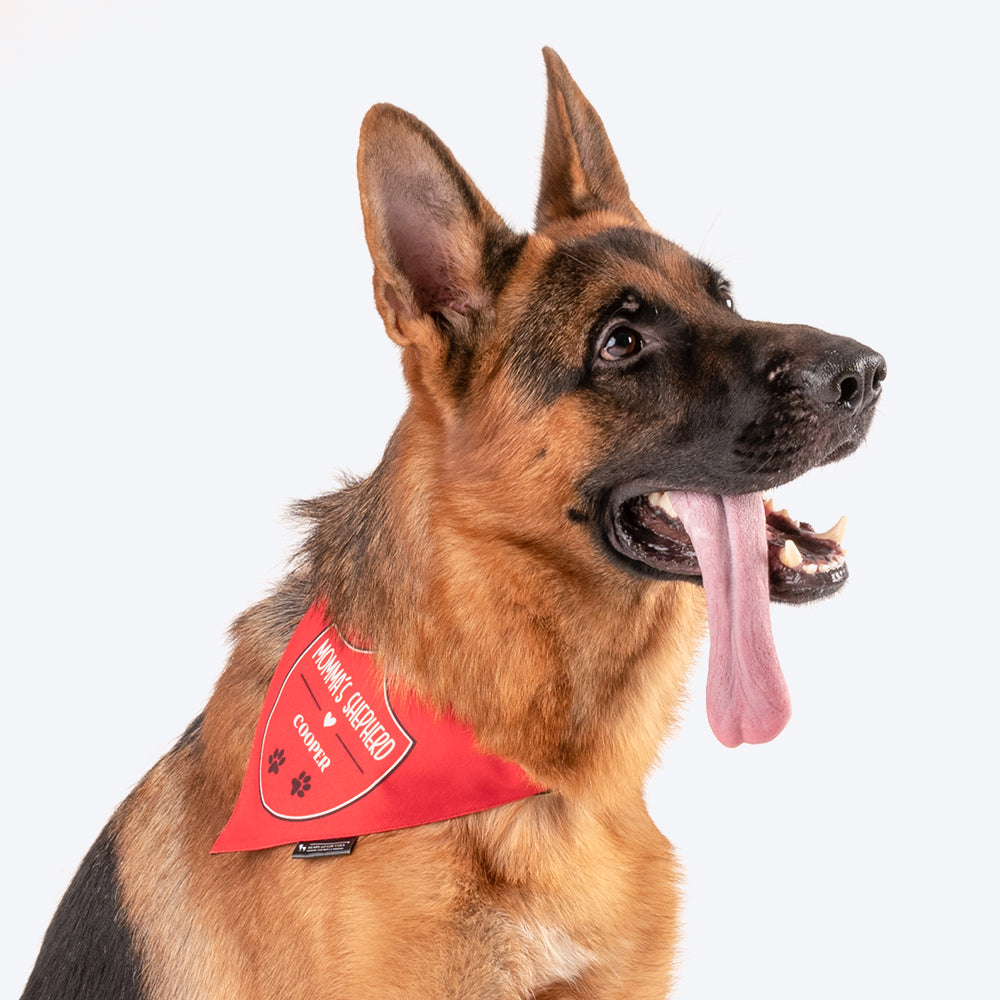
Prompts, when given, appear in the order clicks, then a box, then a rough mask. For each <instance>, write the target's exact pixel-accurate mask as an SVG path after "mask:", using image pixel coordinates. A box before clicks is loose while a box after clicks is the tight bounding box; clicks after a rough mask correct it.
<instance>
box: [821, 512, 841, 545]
mask: <svg viewBox="0 0 1000 1000" xmlns="http://www.w3.org/2000/svg"><path fill="white" fill-rule="evenodd" d="M846 534H847V517H846V515H845V516H844V517H842V518H841V519H840V520H839V521H838V522H837V523H836V524H835V525H834V526H833V527H832V528H831V529H830V530H829V531H818V532H817V533H816V537H817V538H825V539H826V540H827V541H829V542H836V543H837V544H838V545H839V544H840V543H841V542H842V541H843V540H844V535H846Z"/></svg>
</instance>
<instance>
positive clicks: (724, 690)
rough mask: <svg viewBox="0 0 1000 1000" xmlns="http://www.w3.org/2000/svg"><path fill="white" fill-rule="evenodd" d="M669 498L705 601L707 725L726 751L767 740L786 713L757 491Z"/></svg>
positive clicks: (782, 723) (788, 708) (788, 709)
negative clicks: (697, 571) (697, 567)
mask: <svg viewBox="0 0 1000 1000" xmlns="http://www.w3.org/2000/svg"><path fill="white" fill-rule="evenodd" d="M669 495H670V499H671V501H672V502H673V505H674V507H675V509H676V510H677V513H678V514H679V515H680V518H681V520H682V521H683V522H684V528H685V530H686V531H687V533H688V535H689V536H690V537H691V541H692V542H693V543H694V549H695V553H696V555H697V556H698V563H699V565H700V566H701V575H702V581H703V583H704V585H705V595H706V597H707V598H708V629H709V641H710V646H709V654H708V722H709V725H710V726H711V727H712V732H714V733H715V735H716V736H717V737H718V738H719V740H720V742H722V743H723V744H725V746H727V747H736V746H739V745H740V744H741V743H766V742H767V741H768V740H773V739H774V737H775V736H777V735H778V733H780V732H781V730H782V729H784V728H785V725H786V723H787V722H788V719H789V716H790V715H791V703H790V701H789V697H788V688H787V686H786V685H785V679H784V677H783V676H782V674H781V667H780V666H779V664H778V654H777V651H776V650H775V648H774V639H773V638H772V636H771V609H770V598H769V585H768V565H767V535H766V529H765V526H764V505H763V503H762V501H761V498H760V495H759V494H756V493H750V494H745V495H743V496H712V495H710V494H707V493H674V492H671V493H670V494H669Z"/></svg>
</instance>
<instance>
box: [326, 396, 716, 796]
mask: <svg viewBox="0 0 1000 1000" xmlns="http://www.w3.org/2000/svg"><path fill="white" fill-rule="evenodd" d="M444 433H445V432H444V431H443V430H442V429H440V428H439V429H438V430H437V431H434V430H433V429H431V430H429V429H428V428H427V427H426V426H424V425H422V422H421V421H420V420H419V419H418V418H417V417H415V416H414V415H413V414H412V412H411V413H408V415H407V417H405V418H404V420H403V422H402V423H401V425H400V427H399V428H398V429H397V432H396V434H395V435H394V437H393V440H392V441H391V442H390V445H389V447H388V449H387V451H386V454H385V457H384V458H383V461H382V462H381V464H380V465H379V467H378V468H377V469H376V471H375V472H374V473H373V474H372V475H371V476H370V477H368V478H367V479H364V480H361V481H358V482H355V483H353V484H350V485H349V486H347V487H346V488H345V489H343V490H341V491H340V492H338V493H335V494H331V495H329V496H327V497H323V498H320V499H319V500H316V501H313V502H311V503H310V504H309V505H307V507H306V513H307V514H308V515H309V516H311V517H312V518H314V519H315V528H314V532H313V536H312V539H311V541H310V542H309V543H307V547H306V555H307V558H308V557H309V556H310V555H311V556H312V557H313V559H314V561H313V563H312V571H313V578H314V580H315V583H316V587H317V590H318V591H319V593H320V594H321V595H322V596H324V597H325V598H326V600H327V601H328V603H329V607H330V608H331V611H332V614H333V615H334V618H335V620H336V621H337V624H338V626H339V627H341V628H342V629H347V630H349V631H350V632H352V633H354V634H356V635H360V636H364V637H365V641H366V642H369V643H371V644H372V645H373V647H374V649H375V650H376V651H377V653H378V655H379V657H380V659H381V661H382V662H383V664H384V666H385V669H386V671H387V674H388V676H389V678H390V682H391V683H392V684H396V685H401V686H404V687H407V688H410V689H412V690H413V691H415V692H416V693H417V694H418V695H419V696H420V697H422V698H424V699H425V700H426V701H428V702H429V703H430V704H432V705H436V706H439V707H442V708H444V707H447V708H450V709H452V710H453V711H454V712H455V713H456V714H457V715H458V716H459V717H460V718H463V719H464V720H466V721H467V722H468V723H469V724H470V725H471V726H472V727H473V729H474V731H475V732H476V736H477V739H478V741H479V742H480V744H481V745H482V746H483V747H484V748H485V749H488V750H490V751H492V752H494V753H497V754H499V755H501V756H504V757H508V758H510V759H513V760H516V761H517V763H519V764H521V766H522V767H524V768H525V769H526V770H527V771H528V772H529V774H531V776H532V777H533V778H535V779H536V780H537V781H539V782H540V783H542V784H544V785H546V786H547V787H550V788H553V789H565V790H566V791H572V792H574V793H577V794H586V795H588V796H589V797H596V798H602V797H604V796H605V795H607V796H608V797H609V798H610V797H616V796H618V795H620V794H621V791H622V789H623V787H626V788H634V789H636V790H638V789H640V788H641V785H642V782H643V780H644V778H645V776H646V774H647V773H648V770H649V768H650V767H651V766H652V764H653V762H654V761H655V758H656V754H657V750H658V747H659V744H660V742H661V740H662V738H663V736H664V734H665V733H666V732H667V731H668V730H669V729H670V728H671V727H672V725H673V724H674V723H675V721H676V720H675V718H674V708H673V706H676V705H677V704H678V703H679V702H681V701H682V700H683V699H682V697H681V695H682V688H683V684H684V680H685V674H686V669H687V668H686V664H687V663H689V662H690V659H691V656H692V653H693V650H692V649H691V648H690V647H689V645H688V643H687V642H686V640H681V641H679V640H678V638H677V637H678V635H681V636H683V635H686V634H690V631H691V630H690V629H687V628H682V629H680V630H679V632H678V630H677V629H676V622H677V621H678V616H680V618H681V619H683V620H690V619H692V618H697V617H698V616H699V615H703V614H704V603H703V598H702V595H701V592H700V591H699V590H698V589H697V588H696V587H694V586H692V585H690V584H674V583H663V582H653V581H646V580H641V579H631V578H627V577H625V576H624V575H623V574H621V573H617V572H614V571H612V570H610V569H609V570H607V571H604V572H598V573H595V572H593V571H592V570H591V571H583V570H581V567H580V566H579V565H577V564H575V563H574V561H573V559H572V558H571V556H569V555H567V548H568V547H569V546H568V545H563V544H560V543H559V540H558V539H550V540H549V545H548V548H547V549H546V548H545V546H544V545H542V544H541V543H539V542H538V540H537V539H536V540H529V539H527V538H525V537H520V536H518V535H516V534H514V535H512V534H511V533H510V532H508V533H507V534H506V535H504V534H503V533H498V532H497V531H496V530H495V525H491V526H489V527H488V528H487V527H486V526H484V525H483V524H481V523H479V518H481V517H482V516H483V514H482V512H483V510H484V506H483V504H482V502H481V498H480V499H476V498H470V497H468V496H466V495H463V487H462V486H461V484H460V483H459V482H458V481H457V480H458V479H459V478H460V477H457V476H456V475H454V470H453V469H451V470H450V469H449V468H448V465H449V463H450V460H449V459H448V457H447V456H448V455H449V448H448V447H447V445H444V446H443V444H442V441H441V440H440V439H438V440H436V441H435V440H432V439H433V438H434V437H435V436H436V435H437V434H444ZM421 445H423V446H421ZM442 455H443V456H445V458H444V459H442V457H441V456H442ZM497 503H498V504H500V503H502V498H498V499H497ZM573 537H574V542H573V544H581V543H580V541H579V539H580V537H582V532H577V534H576V535H575V536H573ZM528 544H531V546H532V551H531V556H530V558H524V557H523V555H522V554H521V552H520V551H519V550H520V549H521V548H522V547H523V546H525V545H528ZM583 544H592V543H590V542H589V541H586V540H585V541H584V542H583ZM321 554H322V555H321ZM668 622H674V623H675V624H674V627H673V628H670V626H668V624H667V623H668Z"/></svg>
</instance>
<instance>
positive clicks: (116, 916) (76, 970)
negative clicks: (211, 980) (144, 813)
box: [21, 824, 143, 1000]
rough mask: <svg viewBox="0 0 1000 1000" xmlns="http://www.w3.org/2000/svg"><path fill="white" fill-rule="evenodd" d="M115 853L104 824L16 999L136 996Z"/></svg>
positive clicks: (128, 999) (132, 999) (129, 999)
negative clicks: (22, 991)
mask: <svg viewBox="0 0 1000 1000" xmlns="http://www.w3.org/2000/svg"><path fill="white" fill-rule="evenodd" d="M115 853H116V852H115V837H114V833H113V832H112V829H111V824H108V826H106V827H105V828H104V829H103V830H102V831H101V835H100V836H99V837H98V838H97V840H96V841H95V842H94V845H93V847H91V849H90V850H89V851H88V852H87V856H86V857H85V858H84V859H83V862H82V864H81V865H80V869H79V871H78V872H77V873H76V876H75V877H74V878H73V881H72V882H71V883H70V886H69V888H68V889H67V890H66V895H65V896H63V899H62V902H61V903H60V904H59V909H58V910H56V915H55V917H53V919H52V923H51V924H50V925H49V929H48V931H47V932H46V934H45V940H44V941H43V942H42V949H41V951H40V952H39V955H38V960H37V961H36V962H35V968H34V970H33V971H32V973H31V976H30V977H29V979H28V984H27V986H25V989H24V993H23V994H22V997H21V1000H142V996H143V993H142V989H141V987H140V982H139V963H138V957H137V955H136V952H135V948H134V947H133V944H132V939H131V935H130V934H129V931H128V929H127V928H126V926H125V923H124V920H123V919H122V913H121V910H120V907H119V899H118V866H117V862H116V860H115Z"/></svg>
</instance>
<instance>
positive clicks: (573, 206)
mask: <svg viewBox="0 0 1000 1000" xmlns="http://www.w3.org/2000/svg"><path fill="white" fill-rule="evenodd" d="M544 54H545V69H546V72H547V75H548V82H549V95H548V106H547V110H546V117H545V151H544V153H543V155H542V185H541V191H540V193H539V196H538V205H537V208H536V210H535V227H536V229H537V230H538V231H539V232H541V231H542V230H544V229H545V228H546V227H547V226H550V225H552V224H554V223H556V222H559V221H560V220H563V219H576V218H579V217H580V216H581V215H585V214H586V213H588V212H593V211H600V210H607V211H612V212H616V213H617V214H619V215H623V216H625V217H626V218H627V219H629V220H631V221H633V222H636V223H638V224H639V225H642V226H645V225H646V221H645V219H643V217H642V213H641V212H639V210H638V209H637V208H636V207H635V205H633V204H632V199H631V197H630V195H629V190H628V184H627V183H626V182H625V176H624V174H623V173H622V170H621V167H620V166H619V165H618V157H617V156H615V151H614V150H613V149H612V148H611V142H610V141H609V140H608V135H607V132H605V130H604V123H603V122H602V121H601V119H600V116H599V115H598V114H597V112H596V111H595V110H594V108H593V105H592V104H591V103H590V101H588V100H587V98H586V97H584V96H583V93H582V91H581V90H580V88H579V87H578V86H577V85H576V82H575V81H574V80H573V78H572V77H571V76H570V75H569V71H568V70H567V69H566V66H565V65H564V64H563V61H562V60H561V59H560V58H559V56H557V55H556V54H555V52H553V51H552V49H548V48H547V49H545V50H544Z"/></svg>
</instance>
